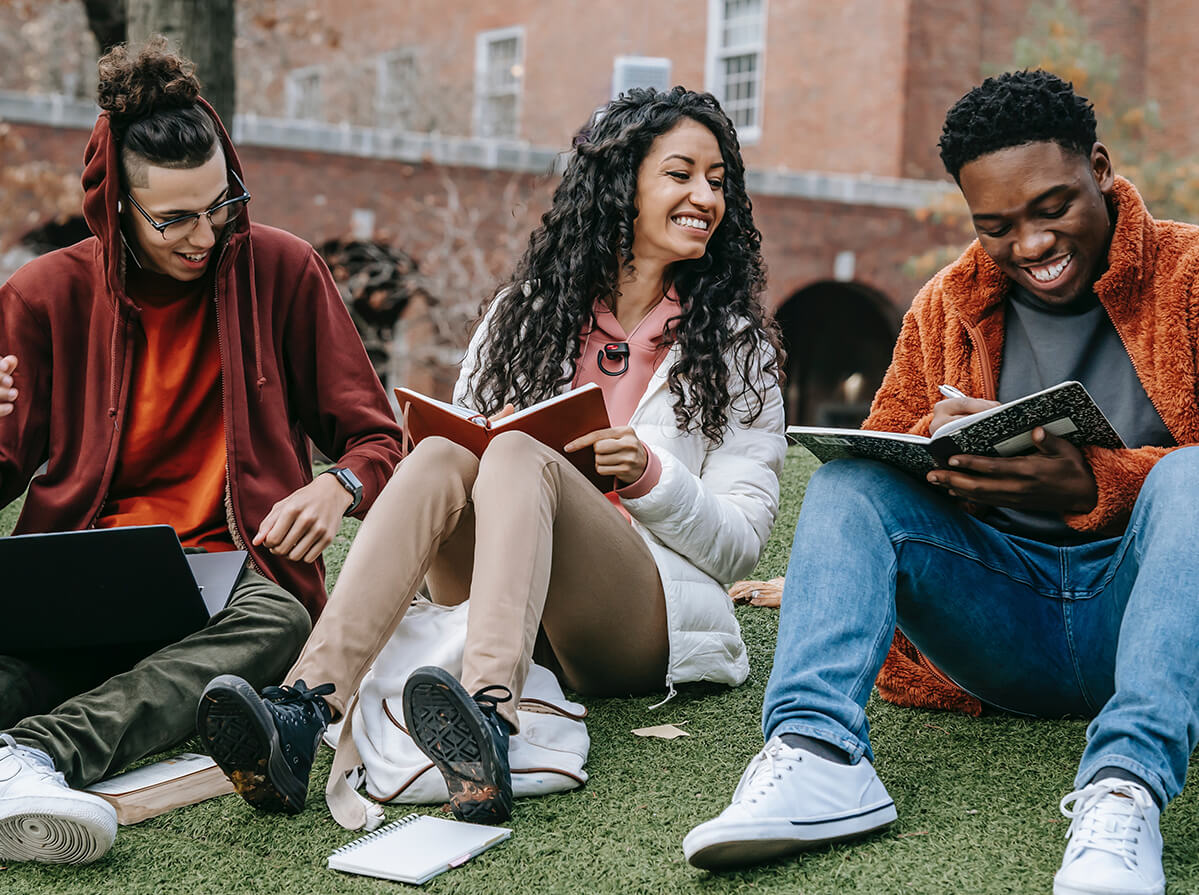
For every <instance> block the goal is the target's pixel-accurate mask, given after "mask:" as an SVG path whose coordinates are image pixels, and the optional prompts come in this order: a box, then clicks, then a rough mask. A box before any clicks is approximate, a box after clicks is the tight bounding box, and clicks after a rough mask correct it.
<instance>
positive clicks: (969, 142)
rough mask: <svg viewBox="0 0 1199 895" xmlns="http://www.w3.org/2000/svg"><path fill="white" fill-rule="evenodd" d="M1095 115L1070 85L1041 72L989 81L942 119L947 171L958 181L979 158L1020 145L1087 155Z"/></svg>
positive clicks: (1015, 73)
mask: <svg viewBox="0 0 1199 895" xmlns="http://www.w3.org/2000/svg"><path fill="white" fill-rule="evenodd" d="M1096 139H1097V138H1096V135H1095V109H1094V107H1093V106H1092V105H1091V102H1090V100H1088V99H1087V98H1086V97H1084V96H1079V95H1078V94H1076V93H1075V92H1074V85H1073V84H1071V83H1069V82H1067V81H1063V80H1062V79H1061V78H1059V77H1058V76H1057V75H1054V74H1051V73H1049V72H1047V71H1043V70H1041V69H1035V70H1033V71H1028V70H1025V71H1010V72H1005V73H1004V74H1002V75H999V76H998V77H995V78H987V79H986V80H985V81H983V82H982V84H980V85H979V86H978V87H975V88H974V89H973V90H971V91H970V92H969V93H967V94H966V95H965V96H963V97H962V98H961V99H959V100H958V101H957V102H956V103H954V104H953V108H951V109H950V110H949V112H948V114H947V115H946V116H945V127H944V128H943V129H942V131H941V139H940V141H939V143H938V145H939V146H940V147H941V161H942V162H944V163H945V170H947V171H948V172H949V173H950V174H952V175H953V179H954V180H958V179H959V177H958V175H959V174H960V173H961V170H962V166H963V165H965V164H967V163H968V162H972V161H974V160H975V159H976V158H978V157H979V156H983V155H986V154H987V153H989V152H994V151H995V150H997V149H1006V148H1007V147H1009V146H1020V145H1022V144H1024V143H1039V142H1053V143H1057V144H1058V145H1059V146H1061V147H1062V148H1063V149H1067V150H1069V151H1071V152H1078V153H1081V154H1082V155H1084V156H1086V155H1090V153H1091V148H1092V147H1093V146H1094V145H1095V141H1096Z"/></svg>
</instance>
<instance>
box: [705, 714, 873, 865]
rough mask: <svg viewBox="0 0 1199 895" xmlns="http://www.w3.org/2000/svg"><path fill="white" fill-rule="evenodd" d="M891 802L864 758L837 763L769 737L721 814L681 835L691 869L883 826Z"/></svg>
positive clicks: (778, 853)
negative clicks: (851, 761) (854, 762)
mask: <svg viewBox="0 0 1199 895" xmlns="http://www.w3.org/2000/svg"><path fill="white" fill-rule="evenodd" d="M894 820H895V803H894V802H892V801H891V797H890V796H888V795H887V790H886V789H884V788H883V784H882V781H880V780H879V779H878V775H877V774H875V773H874V767H873V766H872V765H871V764H870V762H868V761H867V760H866V759H864V758H863V759H862V760H860V761H859V762H858V763H857V764H849V765H847V764H838V763H837V762H835V761H829V760H828V759H826V758H821V757H820V756H818V755H813V754H812V753H811V752H807V751H805V750H803V749H796V748H793V747H791V746H788V745H787V744H786V743H784V742H783V741H782V740H781V739H780V738H779V737H772V738H771V740H770V742H768V743H767V744H766V747H765V748H764V749H763V750H762V751H761V752H759V753H758V754H757V755H756V756H754V758H753V760H752V761H750V763H749V767H747V768H746V769H745V773H744V774H742V775H741V781H740V782H739V783H738V784H737V789H736V791H735V792H734V793H733V801H732V803H731V804H730V805H729V807H727V808H725V809H724V811H722V812H721V813H720V816H719V817H716V818H714V819H712V820H709V821H707V822H706V823H702V824H700V825H699V826H698V827H696V828H695V829H694V830H692V831H691V832H690V833H688V834H687V838H685V839H684V840H683V854H685V855H686V856H687V860H688V861H689V862H690V863H691V864H693V865H694V866H696V867H701V868H703V869H704V870H722V869H725V868H728V867H737V866H741V865H744V864H756V863H759V862H761V861H769V860H771V859H773V858H780V857H783V856H784V855H790V854H794V853H795V852H798V851H802V850H804V849H808V848H815V847H816V846H819V845H824V844H826V843H829V842H838V841H840V840H842V839H851V838H853V837H855V836H862V835H864V834H866V833H871V832H874V831H875V830H880V829H882V828H883V827H885V826H887V825H888V824H890V823H891V822H893V821H894Z"/></svg>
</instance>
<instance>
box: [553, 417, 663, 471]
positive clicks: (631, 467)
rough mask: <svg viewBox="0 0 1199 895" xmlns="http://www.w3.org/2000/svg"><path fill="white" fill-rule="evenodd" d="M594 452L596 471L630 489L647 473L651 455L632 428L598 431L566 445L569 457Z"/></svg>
mask: <svg viewBox="0 0 1199 895" xmlns="http://www.w3.org/2000/svg"><path fill="white" fill-rule="evenodd" d="M588 446H590V447H593V448H595V471H596V472H598V473H599V474H600V475H602V476H615V477H616V478H617V479H619V480H620V481H622V482H624V483H625V484H626V485H631V484H633V482H635V481H637V480H638V479H639V478H641V476H642V475H643V474H644V473H645V467H646V466H647V465H649V454H648V453H646V450H645V445H643V444H642V443H641V439H640V438H638V437H637V433H636V432H634V431H633V428H632V427H631V426H614V427H613V428H611V429H596V430H595V431H594V432H588V433H587V434H586V435H584V436H582V437H581V438H576V439H575V440H574V441H572V442H570V443H569V444H567V445H566V446H565V447H563V448H562V450H564V451H566V452H567V453H568V454H569V453H570V452H571V451H577V450H580V449H582V448H585V447H588Z"/></svg>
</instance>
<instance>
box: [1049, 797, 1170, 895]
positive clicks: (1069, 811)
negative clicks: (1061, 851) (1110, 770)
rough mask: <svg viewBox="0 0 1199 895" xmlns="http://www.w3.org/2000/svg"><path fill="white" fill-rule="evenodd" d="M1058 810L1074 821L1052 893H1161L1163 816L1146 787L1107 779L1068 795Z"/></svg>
mask: <svg viewBox="0 0 1199 895" xmlns="http://www.w3.org/2000/svg"><path fill="white" fill-rule="evenodd" d="M1071 804H1072V807H1068V806H1071ZM1061 808H1062V814H1064V815H1065V816H1066V817H1069V818H1072V819H1071V821H1070V829H1069V830H1067V831H1066V836H1067V838H1068V839H1069V840H1070V841H1069V843H1068V844H1067V845H1066V855H1065V857H1064V858H1062V867H1061V869H1060V870H1059V871H1058V872H1057V873H1056V874H1055V875H1054V877H1053V895H1163V893H1164V892H1165V891H1166V876H1165V874H1164V873H1162V834H1161V832H1160V831H1159V830H1158V819H1159V818H1160V817H1161V812H1160V811H1159V810H1158V808H1157V804H1156V803H1155V802H1154V801H1153V796H1151V795H1150V794H1149V792H1148V790H1146V789H1145V787H1143V786H1141V785H1140V784H1137V783H1132V782H1130V781H1128V780H1118V779H1115V778H1105V779H1103V780H1097V781H1095V782H1094V783H1092V784H1090V785H1088V786H1084V787H1083V788H1082V789H1079V790H1075V791H1074V792H1072V793H1070V795H1068V796H1066V797H1065V798H1064V799H1062V805H1061Z"/></svg>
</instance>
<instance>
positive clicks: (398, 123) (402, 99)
mask: <svg viewBox="0 0 1199 895" xmlns="http://www.w3.org/2000/svg"><path fill="white" fill-rule="evenodd" d="M376 71H377V76H376V82H375V120H376V122H377V124H378V125H379V127H387V128H394V129H396V130H418V129H419V124H418V122H417V121H416V117H417V115H416V110H417V89H418V87H419V84H418V80H419V72H418V67H417V59H416V51H415V50H411V49H401V50H393V51H391V52H390V53H384V54H383V55H381V56H380V57H379V59H378V62H377V69H376Z"/></svg>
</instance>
